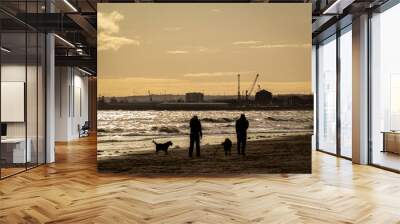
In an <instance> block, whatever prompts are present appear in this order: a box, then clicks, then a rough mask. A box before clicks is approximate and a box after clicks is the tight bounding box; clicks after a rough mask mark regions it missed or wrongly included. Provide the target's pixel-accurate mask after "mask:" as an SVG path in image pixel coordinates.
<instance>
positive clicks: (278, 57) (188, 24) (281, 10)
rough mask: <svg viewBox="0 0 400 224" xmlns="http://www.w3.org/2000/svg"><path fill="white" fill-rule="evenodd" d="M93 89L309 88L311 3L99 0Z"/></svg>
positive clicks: (112, 92) (224, 91)
mask: <svg viewBox="0 0 400 224" xmlns="http://www.w3.org/2000/svg"><path fill="white" fill-rule="evenodd" d="M98 9H99V13H98V32H99V34H98V35H99V36H98V85H99V88H98V89H99V95H105V96H128V95H147V94H148V91H150V92H151V93H152V94H158V93H162V94H164V93H167V94H184V93H185V92H194V91H196V92H197V91H201V92H204V93H205V94H208V95H236V94H237V74H238V73H240V74H241V89H242V90H245V89H249V88H250V86H251V83H252V82H253V80H254V78H255V76H256V74H257V73H259V74H260V77H259V80H258V82H257V88H258V85H260V88H262V89H267V90H269V91H271V92H273V93H275V94H285V93H310V92H311V4H277V3H274V4H268V3H265V4H264V3H243V4H239V3H229V4H225V3H215V4H204V3H203V4H195V3H189V4H157V3H143V4H121V3H114V4H107V3H103V4H98Z"/></svg>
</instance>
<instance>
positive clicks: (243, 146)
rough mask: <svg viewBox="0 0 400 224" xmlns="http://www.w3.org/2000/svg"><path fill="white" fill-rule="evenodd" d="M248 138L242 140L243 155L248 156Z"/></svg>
mask: <svg viewBox="0 0 400 224" xmlns="http://www.w3.org/2000/svg"><path fill="white" fill-rule="evenodd" d="M246 140H247V139H246V138H244V139H243V140H242V155H245V154H246Z"/></svg>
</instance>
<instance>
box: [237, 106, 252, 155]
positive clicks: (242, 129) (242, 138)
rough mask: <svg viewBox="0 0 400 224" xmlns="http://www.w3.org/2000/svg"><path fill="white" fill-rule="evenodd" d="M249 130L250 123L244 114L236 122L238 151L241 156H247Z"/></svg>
mask: <svg viewBox="0 0 400 224" xmlns="http://www.w3.org/2000/svg"><path fill="white" fill-rule="evenodd" d="M248 128H249V121H248V120H247V119H246V116H245V115H244V114H241V115H240V118H239V119H238V120H237V121H236V136H237V151H238V154H239V155H245V154H246V153H245V151H246V140H247V129H248Z"/></svg>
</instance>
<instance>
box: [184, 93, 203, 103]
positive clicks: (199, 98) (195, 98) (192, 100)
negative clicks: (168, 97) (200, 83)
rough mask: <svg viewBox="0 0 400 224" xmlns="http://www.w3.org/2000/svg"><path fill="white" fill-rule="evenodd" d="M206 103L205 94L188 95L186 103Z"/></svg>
mask: <svg viewBox="0 0 400 224" xmlns="http://www.w3.org/2000/svg"><path fill="white" fill-rule="evenodd" d="M203 101H204V94H203V93H186V95H185V102H187V103H199V102H203Z"/></svg>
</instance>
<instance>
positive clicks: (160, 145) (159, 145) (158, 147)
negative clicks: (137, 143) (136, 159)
mask: <svg viewBox="0 0 400 224" xmlns="http://www.w3.org/2000/svg"><path fill="white" fill-rule="evenodd" d="M153 143H154V144H155V145H156V153H158V151H164V152H165V154H168V148H169V147H170V146H171V145H172V142H171V141H168V142H166V143H157V142H155V141H154V140H153Z"/></svg>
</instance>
